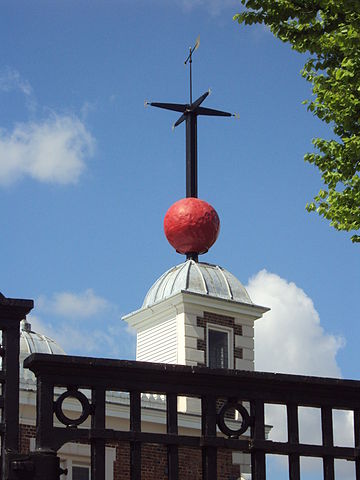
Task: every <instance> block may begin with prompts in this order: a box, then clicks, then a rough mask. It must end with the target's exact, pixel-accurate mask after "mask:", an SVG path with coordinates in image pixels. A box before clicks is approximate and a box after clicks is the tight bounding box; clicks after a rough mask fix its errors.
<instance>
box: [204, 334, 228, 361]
mask: <svg viewBox="0 0 360 480" xmlns="http://www.w3.org/2000/svg"><path fill="white" fill-rule="evenodd" d="M208 335H209V336H208V338H209V367H211V368H229V340H228V338H229V334H228V333H227V332H221V331H220V330H211V329H209V332H208Z"/></svg>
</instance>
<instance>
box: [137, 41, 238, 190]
mask: <svg viewBox="0 0 360 480" xmlns="http://www.w3.org/2000/svg"><path fill="white" fill-rule="evenodd" d="M199 45H200V37H198V38H197V40H196V43H195V45H194V47H192V48H191V47H190V49H189V55H188V57H187V59H186V60H185V65H186V64H187V63H189V65H190V103H163V102H160V103H159V102H145V105H151V106H153V107H158V108H164V109H165V110H174V111H175V112H181V113H182V115H181V116H180V117H179V118H178V120H177V121H176V122H175V123H174V125H173V128H175V127H177V126H178V125H180V124H181V123H182V122H184V121H186V197H188V198H190V197H193V198H197V196H198V181H197V117H198V115H207V116H213V117H236V114H232V113H228V112H222V111H221V110H214V109H212V108H205V107H201V106H200V105H201V104H202V103H203V101H204V100H205V98H206V97H207V96H208V95H209V93H210V90H208V91H207V92H206V93H204V94H203V95H201V97H199V98H198V99H197V100H195V101H194V102H193V101H192V56H193V53H194V52H195V50H197V49H198V47H199Z"/></svg>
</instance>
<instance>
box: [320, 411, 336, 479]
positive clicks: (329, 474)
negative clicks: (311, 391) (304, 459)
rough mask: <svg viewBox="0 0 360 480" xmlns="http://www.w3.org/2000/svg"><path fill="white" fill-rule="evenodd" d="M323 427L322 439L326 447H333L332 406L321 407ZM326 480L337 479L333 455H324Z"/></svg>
mask: <svg viewBox="0 0 360 480" xmlns="http://www.w3.org/2000/svg"><path fill="white" fill-rule="evenodd" d="M321 429H322V441H323V445H324V447H332V446H333V445H334V436H333V418H332V409H331V407H322V408H321ZM323 469H324V480H334V479H335V468H334V458H333V457H332V456H324V457H323Z"/></svg>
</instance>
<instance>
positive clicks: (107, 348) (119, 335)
mask: <svg viewBox="0 0 360 480" xmlns="http://www.w3.org/2000/svg"><path fill="white" fill-rule="evenodd" d="M29 321H30V323H31V326H32V330H33V331H35V332H37V333H41V334H43V335H46V336H48V337H50V338H52V339H53V340H55V341H56V343H57V344H58V345H59V346H60V347H61V348H62V349H63V350H64V351H65V352H66V353H67V354H72V355H85V356H100V357H109V358H131V357H132V353H133V350H134V348H133V346H134V345H133V343H134V341H133V340H132V339H131V337H130V336H129V334H126V329H125V326H124V325H122V324H121V323H120V321H119V319H111V320H110V319H109V318H106V321H105V319H104V318H103V319H101V321H99V322H98V323H99V327H98V328H96V327H95V328H88V326H87V325H81V324H77V325H74V324H73V323H71V322H69V321H67V320H65V319H62V321H60V322H57V323H56V324H55V325H52V324H50V323H49V322H48V321H45V320H43V317H41V318H40V317H39V316H38V315H35V316H34V315H31V316H29ZM100 325H101V328H100Z"/></svg>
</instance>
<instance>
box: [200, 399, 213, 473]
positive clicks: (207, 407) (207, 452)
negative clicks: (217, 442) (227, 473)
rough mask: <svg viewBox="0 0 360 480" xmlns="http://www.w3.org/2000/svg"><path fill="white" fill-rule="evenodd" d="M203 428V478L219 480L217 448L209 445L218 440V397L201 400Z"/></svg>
mask: <svg viewBox="0 0 360 480" xmlns="http://www.w3.org/2000/svg"><path fill="white" fill-rule="evenodd" d="M201 412H202V415H201V423H202V425H201V427H202V435H203V440H204V443H205V445H204V446H203V447H202V474H203V476H202V478H203V480H217V448H216V447H213V446H209V445H207V444H206V443H207V440H211V439H212V438H216V397H213V396H206V397H202V399H201Z"/></svg>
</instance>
